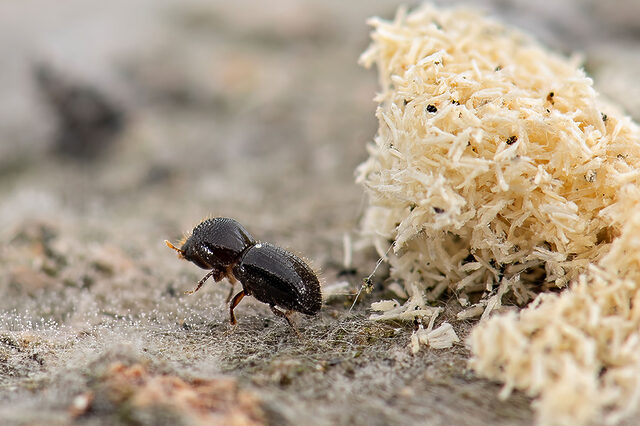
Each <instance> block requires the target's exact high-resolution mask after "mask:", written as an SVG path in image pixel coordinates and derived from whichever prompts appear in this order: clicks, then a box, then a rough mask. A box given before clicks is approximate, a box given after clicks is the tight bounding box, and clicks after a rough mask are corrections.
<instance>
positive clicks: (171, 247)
mask: <svg viewBox="0 0 640 426" xmlns="http://www.w3.org/2000/svg"><path fill="white" fill-rule="evenodd" d="M164 243H165V244H166V245H167V247H169V248H170V249H173V250H175V251H177V252H178V253H179V254H180V256H182V257H184V250H181V249H179V248H178V247H176V246H174V245H173V244H171V243H170V242H169V240H164Z"/></svg>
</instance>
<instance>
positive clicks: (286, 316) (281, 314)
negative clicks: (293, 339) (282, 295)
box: [269, 305, 300, 337]
mask: <svg viewBox="0 0 640 426" xmlns="http://www.w3.org/2000/svg"><path fill="white" fill-rule="evenodd" d="M269 307H270V308H271V312H273V313H274V314H276V315H277V316H279V317H280V318H284V319H285V320H287V322H288V323H289V325H290V326H291V328H293V331H295V332H296V334H297V335H298V337H300V333H299V332H298V328H297V327H296V325H295V324H294V323H293V320H292V319H291V315H293V311H287V312H282V311H281V310H280V309H278V308H276V307H275V306H273V305H269Z"/></svg>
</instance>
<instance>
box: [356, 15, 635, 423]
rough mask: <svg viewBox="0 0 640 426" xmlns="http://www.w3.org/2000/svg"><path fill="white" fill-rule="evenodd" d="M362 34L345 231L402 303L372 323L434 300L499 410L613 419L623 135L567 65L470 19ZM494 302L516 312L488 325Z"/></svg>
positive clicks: (623, 360)
mask: <svg viewBox="0 0 640 426" xmlns="http://www.w3.org/2000/svg"><path fill="white" fill-rule="evenodd" d="M370 24H371V25H372V26H373V27H374V31H373V33H372V39H373V42H372V44H371V46H370V47H369V49H368V50H367V51H366V52H365V53H364V54H363V55H362V57H361V62H362V63H363V64H364V65H365V66H371V65H374V64H375V65H376V66H377V69H378V73H379V77H380V84H381V91H380V93H379V94H378V95H377V96H376V98H375V99H376V101H377V102H378V103H379V107H378V109H377V111H376V116H377V117H378V120H379V123H380V125H379V130H378V133H377V135H376V137H375V139H374V143H372V144H370V145H369V146H368V151H369V154H370V156H369V158H368V159H367V160H366V161H365V162H364V163H363V164H361V165H360V166H359V168H358V169H357V181H358V182H359V183H360V184H362V185H363V186H364V187H365V188H366V191H367V193H368V195H369V206H368V207H367V210H366V213H365V217H364V220H363V223H362V230H363V234H364V235H365V238H366V239H367V242H368V243H370V244H373V245H374V246H375V247H376V248H377V250H378V252H379V253H380V255H381V256H383V257H385V258H386V260H387V261H388V262H389V264H390V265H391V278H392V280H394V282H396V283H397V282H400V283H402V285H403V287H404V290H405V291H406V293H407V294H408V296H409V299H408V300H407V302H405V303H404V305H399V304H397V303H393V304H389V303H387V304H384V303H383V304H379V305H376V307H377V308H379V310H381V311H383V313H382V314H380V315H377V316H376V319H389V318H404V319H409V318H410V317H412V316H425V312H428V311H429V307H428V304H429V302H432V301H435V300H437V299H438V298H439V297H440V296H441V295H442V294H444V292H445V291H447V290H448V291H451V292H453V293H454V294H455V295H456V296H457V297H458V300H459V301H460V303H461V305H462V306H463V307H464V310H463V311H462V312H460V314H458V317H459V318H460V319H467V318H472V317H475V316H482V321H481V322H480V323H479V324H478V325H477V326H476V328H475V329H474V331H473V332H472V334H471V337H470V339H469V343H470V345H471V348H472V351H473V358H472V360H471V365H472V366H473V368H474V369H475V370H476V371H477V372H478V373H479V374H480V375H483V376H486V377H489V378H492V379H498V380H501V381H503V382H504V383H505V388H504V390H503V393H502V395H503V396H505V397H506V396H507V395H508V393H509V391H510V390H511V389H512V388H518V389H522V390H525V391H526V392H528V393H529V394H530V395H532V396H535V397H536V398H537V399H536V402H535V407H536V410H537V414H538V419H539V422H540V423H541V424H585V423H587V422H589V421H607V422H610V423H616V422H617V421H619V420H620V419H622V418H625V417H627V416H629V415H631V414H632V413H633V412H634V410H635V407H636V406H637V405H638V403H639V402H640V334H639V333H638V330H640V310H639V309H640V308H638V303H639V302H640V299H638V298H640V293H638V282H639V280H640V262H639V261H640V209H638V207H639V204H640V190H639V188H640V185H638V184H639V181H640V131H639V129H638V127H637V125H636V124H634V123H633V122H632V121H631V120H630V119H629V118H628V117H625V116H623V115H622V114H621V113H620V112H619V111H618V110H617V109H616V108H615V107H613V106H610V105H608V104H606V103H605V102H603V101H602V100H600V99H599V98H598V95H597V93H596V92H595V90H594V89H593V86H592V83H593V82H592V80H591V79H590V78H589V77H587V76H586V75H585V73H584V71H583V70H581V69H580V68H579V67H578V65H579V64H578V61H577V60H575V59H572V60H568V59H566V58H564V57H562V56H560V55H556V54H554V53H551V52H549V51H548V50H546V49H545V48H543V47H541V46H540V45H538V44H537V43H536V42H535V41H533V40H531V39H530V38H528V37H527V36H525V35H523V34H522V33H519V32H517V31H515V30H512V29H507V28H505V27H504V26H502V25H501V24H499V23H497V22H495V21H492V20H490V19H487V18H485V17H482V16H480V15H478V14H476V13H474V12H471V11H467V10H446V9H436V8H434V7H433V6H431V5H424V6H422V7H420V8H418V9H417V10H415V11H413V12H411V13H407V12H406V10H405V9H400V10H399V12H398V14H397V16H396V18H395V19H394V21H392V22H388V21H384V20H381V19H377V18H375V19H372V20H370ZM390 245H392V248H393V250H390V251H389V250H388V248H389V246H390ZM568 284H569V287H570V288H568V289H566V290H564V291H563V292H562V293H560V294H557V293H553V294H549V293H542V294H541V295H539V296H537V295H538V294H539V293H541V292H544V291H545V290H549V289H553V288H564V287H567V286H568ZM534 298H535V300H534V301H533V302H531V300H533V299H534ZM636 299H638V300H637V301H636ZM634 301H635V302H636V303H634ZM507 302H511V303H512V304H516V305H521V306H524V305H525V304H527V303H529V302H531V303H529V306H528V307H526V308H525V309H523V310H522V311H520V312H519V313H517V312H514V311H507V312H502V311H505V309H504V307H503V303H504V304H506V303H507ZM385 307H387V308H388V309H385ZM431 309H433V308H431ZM414 312H415V314H414ZM492 312H493V313H494V314H495V315H493V316H490V314H491V313H492ZM427 316H428V315H427ZM414 340H415V339H414Z"/></svg>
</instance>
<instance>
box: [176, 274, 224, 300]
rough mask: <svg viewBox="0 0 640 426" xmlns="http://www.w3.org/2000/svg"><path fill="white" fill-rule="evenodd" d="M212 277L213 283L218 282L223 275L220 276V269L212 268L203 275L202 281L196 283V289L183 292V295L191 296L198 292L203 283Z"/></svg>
mask: <svg viewBox="0 0 640 426" xmlns="http://www.w3.org/2000/svg"><path fill="white" fill-rule="evenodd" d="M212 275H213V279H214V281H216V282H218V281H220V280H221V279H222V278H223V277H224V275H223V274H222V271H220V269H217V268H214V269H212V270H210V271H209V272H207V275H205V276H204V277H202V279H201V280H200V281H198V284H197V285H196V287H195V288H194V289H193V290H189V291H185V292H184V294H193V293H195V292H196V291H198V290H200V288H201V287H202V286H203V285H204V283H205V281H207V280H208V279H209V277H210V276H212Z"/></svg>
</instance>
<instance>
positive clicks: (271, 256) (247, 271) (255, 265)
mask: <svg viewBox="0 0 640 426" xmlns="http://www.w3.org/2000/svg"><path fill="white" fill-rule="evenodd" d="M165 243H166V244H167V246H168V247H170V248H172V249H173V250H175V251H177V252H178V256H179V257H181V258H183V259H186V260H188V261H190V262H193V263H195V264H196V265H198V266H200V267H201V268H203V269H210V271H209V272H208V273H207V274H206V275H205V276H204V277H203V278H202V279H201V280H200V281H199V282H198V284H197V285H196V287H195V289H193V290H192V291H189V292H187V293H188V294H192V293H195V292H196V291H198V290H199V289H200V288H201V287H202V285H203V284H204V283H205V281H206V280H207V279H208V278H209V277H211V276H213V279H214V280H215V281H220V280H222V279H223V278H225V277H226V278H228V279H229V281H230V282H231V283H232V284H233V283H235V282H236V281H240V283H241V284H242V290H241V291H240V292H239V293H237V294H236V295H235V296H234V297H233V299H232V300H231V303H230V305H229V321H230V323H231V324H232V325H235V324H236V323H237V321H236V318H235V315H234V313H233V310H234V308H235V307H236V306H237V305H238V303H240V301H241V300H242V299H243V298H244V297H245V296H253V297H255V298H256V299H257V300H259V301H260V302H263V303H266V304H268V305H269V307H270V308H271V311H272V312H273V313H274V314H275V315H277V316H279V317H282V318H284V319H285V320H286V321H287V322H288V323H289V325H290V326H291V327H292V328H293V329H294V330H295V331H296V333H297V330H296V328H295V325H294V323H293V321H292V319H291V315H292V314H293V313H294V312H301V313H303V314H306V315H315V314H317V313H318V312H319V311H320V308H321V306H322V294H321V290H320V282H319V280H318V277H317V275H316V273H315V272H314V271H313V269H311V267H309V265H307V263H305V262H304V261H303V260H302V259H301V258H300V257H298V256H296V255H295V254H293V253H291V252H289V251H287V250H285V249H283V248H280V247H278V246H275V245H273V244H270V243H266V242H258V241H256V240H255V239H254V238H253V237H252V236H251V234H250V233H249V232H248V231H247V230H246V229H245V228H244V227H243V226H242V225H241V224H240V223H239V222H237V221H236V220H234V219H230V218H223V217H216V218H212V219H206V220H204V221H203V222H201V223H200V224H199V225H197V226H196V227H195V228H194V229H193V232H192V233H191V236H189V237H188V238H187V239H186V240H185V241H184V243H183V244H182V246H181V247H180V248H178V247H175V246H174V245H173V244H171V243H170V242H169V241H165ZM232 291H233V288H232Z"/></svg>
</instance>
